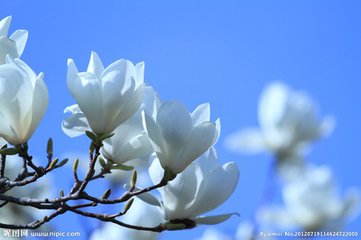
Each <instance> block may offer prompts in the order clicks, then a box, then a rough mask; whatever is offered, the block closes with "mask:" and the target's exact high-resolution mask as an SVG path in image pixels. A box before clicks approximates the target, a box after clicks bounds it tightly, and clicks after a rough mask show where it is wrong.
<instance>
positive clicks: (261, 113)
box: [258, 82, 290, 129]
mask: <svg viewBox="0 0 361 240" xmlns="http://www.w3.org/2000/svg"><path fill="white" fill-rule="evenodd" d="M289 91H290V90H289V89H288V88H287V86H285V85H284V84H282V83H280V82H275V83H271V84H270V85H269V86H267V87H266V89H265V90H264V92H263V93H262V95H261V98H260V100H259V105H258V119H259V123H260V125H261V128H262V129H268V128H273V127H274V126H277V124H278V123H279V121H280V120H281V118H282V117H283V114H284V113H285V110H286V107H287V101H288V98H289Z"/></svg>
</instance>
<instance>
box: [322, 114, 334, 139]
mask: <svg viewBox="0 0 361 240" xmlns="http://www.w3.org/2000/svg"><path fill="white" fill-rule="evenodd" d="M335 127H336V119H335V118H333V117H331V116H326V117H325V118H324V119H323V121H322V122H321V135H322V136H329V135H330V134H331V133H332V132H333V130H334V129H335Z"/></svg>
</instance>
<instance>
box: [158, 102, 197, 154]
mask: <svg viewBox="0 0 361 240" xmlns="http://www.w3.org/2000/svg"><path fill="white" fill-rule="evenodd" d="M156 122H157V124H158V126H159V128H160V130H161V132H162V136H163V138H164V139H165V142H166V143H167V144H168V146H169V147H170V150H171V151H173V152H176V151H177V150H176V149H179V146H182V145H184V143H185V142H186V141H187V140H188V137H189V135H190V134H191V131H192V119H191V117H190V114H189V112H188V110H187V109H186V108H185V107H184V105H182V104H181V103H179V102H176V101H173V102H166V103H164V104H162V106H161V107H160V109H159V111H158V116H157V121H156Z"/></svg>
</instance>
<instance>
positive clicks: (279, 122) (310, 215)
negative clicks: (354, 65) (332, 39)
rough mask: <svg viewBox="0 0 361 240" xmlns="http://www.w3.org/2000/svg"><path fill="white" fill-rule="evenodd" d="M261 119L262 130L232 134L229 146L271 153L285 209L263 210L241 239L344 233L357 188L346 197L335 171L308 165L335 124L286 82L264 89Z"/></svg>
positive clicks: (355, 203)
mask: <svg viewBox="0 0 361 240" xmlns="http://www.w3.org/2000/svg"><path fill="white" fill-rule="evenodd" d="M258 113H259V114H258V118H259V124H260V129H257V128H247V129H244V130H240V131H238V132H236V133H234V134H231V135H230V136H228V137H227V138H226V140H225V146H226V147H227V148H228V149H229V150H232V151H235V152H246V153H257V152H260V151H268V152H270V153H271V154H272V155H273V156H274V157H275V161H276V164H275V165H274V166H276V168H275V169H274V171H275V172H276V176H278V177H279V179H280V180H281V183H282V184H281V189H280V193H281V200H282V203H281V204H276V203H269V202H268V203H267V204H265V205H262V206H260V207H259V209H258V210H257V211H256V213H255V221H254V222H247V223H246V222H244V223H241V225H240V227H239V231H238V237H237V239H254V238H257V236H259V234H258V233H256V231H284V230H301V231H321V230H332V231H337V230H340V229H342V227H343V226H344V224H345V223H346V222H347V221H348V220H350V219H351V218H352V217H353V216H355V215H356V214H357V213H358V211H357V207H358V205H359V201H360V192H359V190H357V189H354V188H352V189H350V190H348V192H347V193H346V195H345V197H342V196H341V195H340V194H339V192H338V190H337V188H336V185H335V182H334V178H333V176H332V171H331V169H330V167H328V166H314V165H313V164H310V163H307V162H306V160H305V153H306V152H305V149H306V147H307V146H309V145H310V144H312V142H313V141H315V140H318V139H319V138H321V137H322V136H325V135H327V134H329V133H330V132H331V131H332V130H333V128H334V120H333V118H332V117H325V118H323V119H322V120H320V118H319V117H318V115H317V111H316V106H315V104H314V103H313V102H312V100H311V99H310V98H309V97H308V96H307V95H306V94H305V93H304V92H301V91H294V90H292V89H291V88H289V87H288V86H286V85H284V84H283V83H281V82H275V83H271V84H270V85H269V86H267V87H266V88H265V90H264V92H263V93H262V95H261V97H260V101H259V108H258ZM270 200H271V201H272V199H268V201H270ZM240 236H242V237H240Z"/></svg>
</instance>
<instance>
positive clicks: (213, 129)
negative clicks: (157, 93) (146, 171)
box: [144, 101, 220, 174]
mask: <svg viewBox="0 0 361 240" xmlns="http://www.w3.org/2000/svg"><path fill="white" fill-rule="evenodd" d="M144 125H145V129H146V131H147V133H148V136H149V138H150V140H151V143H152V145H153V148H154V151H155V152H156V154H157V157H158V158H159V161H160V164H161V165H162V167H163V168H164V169H167V170H169V171H171V173H172V174H178V173H180V172H182V171H183V170H184V169H185V168H186V167H187V166H188V165H189V164H190V163H191V162H192V161H194V160H195V159H197V158H198V157H199V156H201V155H202V154H203V153H204V152H206V151H207V150H208V149H209V148H210V147H212V146H213V145H214V143H215V142H216V141H217V139H218V136H219V134H220V121H219V119H218V120H217V121H216V122H215V123H213V122H211V121H210V107H209V104H202V105H200V106H198V107H197V108H196V109H195V110H194V111H193V112H192V113H189V112H188V110H187V109H186V108H185V106H184V105H183V104H181V103H180V102H177V101H169V102H164V103H162V104H161V105H160V107H159V109H158V111H157V112H156V113H154V114H153V116H151V115H149V114H147V113H145V114H144Z"/></svg>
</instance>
